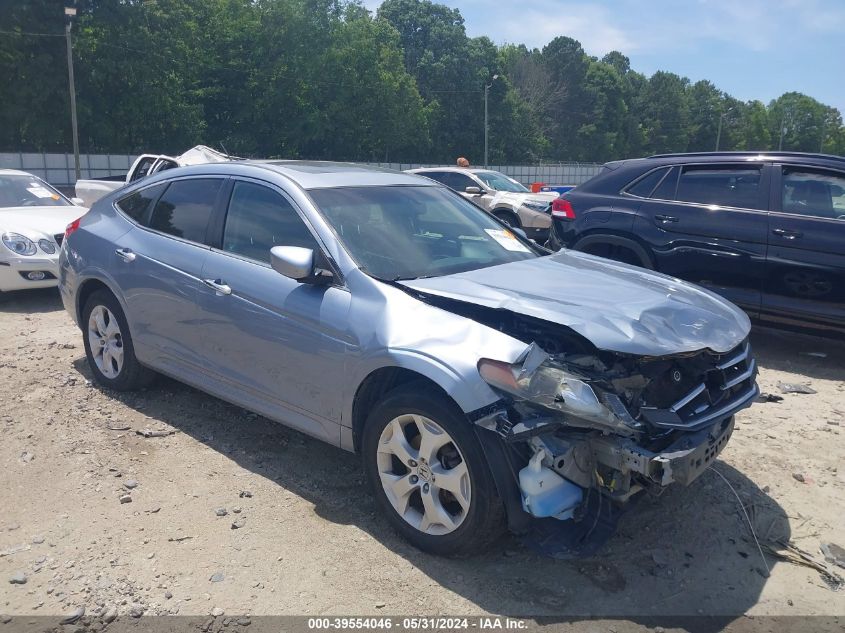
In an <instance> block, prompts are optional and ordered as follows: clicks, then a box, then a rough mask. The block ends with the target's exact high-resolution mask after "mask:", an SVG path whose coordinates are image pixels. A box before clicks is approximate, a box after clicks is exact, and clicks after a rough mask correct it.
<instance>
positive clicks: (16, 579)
mask: <svg viewBox="0 0 845 633" xmlns="http://www.w3.org/2000/svg"><path fill="white" fill-rule="evenodd" d="M26 581H27V577H26V574H25V573H23V572H22V571H16V572H15V573H14V574H12V575H11V576H9V582H10V583H11V584H13V585H25V584H26Z"/></svg>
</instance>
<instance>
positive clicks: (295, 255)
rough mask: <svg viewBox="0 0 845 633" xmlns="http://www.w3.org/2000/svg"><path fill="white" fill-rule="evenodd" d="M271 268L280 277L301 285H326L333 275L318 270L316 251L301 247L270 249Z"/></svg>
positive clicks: (275, 247)
mask: <svg viewBox="0 0 845 633" xmlns="http://www.w3.org/2000/svg"><path fill="white" fill-rule="evenodd" d="M270 266H272V268H273V270H275V271H276V272H277V273H279V274H280V275H284V276H285V277H287V278H289V279H293V280H294V281H298V282H299V283H310V284H316V285H320V284H325V283H329V282H331V280H332V273H331V272H330V271H328V270H323V269H321V268H317V266H316V265H315V255H314V251H313V250H311V249H310V248H302V247H300V246H274V247H273V248H271V249H270Z"/></svg>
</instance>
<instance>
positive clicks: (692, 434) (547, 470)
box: [417, 294, 758, 520]
mask: <svg viewBox="0 0 845 633" xmlns="http://www.w3.org/2000/svg"><path fill="white" fill-rule="evenodd" d="M417 296H418V297H419V298H420V299H421V300H423V301H425V302H426V303H429V304H431V305H436V306H438V307H440V308H443V309H445V310H448V311H450V312H453V313H456V314H460V315H462V316H465V317H467V318H471V319H473V320H475V321H477V322H480V323H483V324H485V325H487V326H489V327H492V328H495V329H497V330H499V331H502V332H504V333H506V334H508V335H510V336H512V337H514V338H517V339H519V340H520V341H523V342H525V343H526V344H527V345H528V347H527V349H526V351H525V352H524V353H523V354H522V356H521V357H520V358H519V359H518V360H517V362H516V363H513V364H508V363H502V362H500V361H494V360H489V359H482V360H481V361H479V372H480V374H481V376H482V378H484V380H485V381H486V382H487V383H488V384H489V385H490V386H491V387H493V388H494V390H496V391H497V392H498V393H499V394H501V396H502V399H501V400H500V401H499V403H497V406H494V407H488V408H486V409H485V410H483V411H478V412H475V413H474V414H471V415H470V417H471V419H472V420H473V422H475V423H476V424H478V425H479V426H481V427H483V428H484V429H487V430H488V431H492V432H494V433H496V434H497V435H498V436H499V437H500V438H501V439H502V440H503V441H504V443H505V444H506V446H507V449H506V450H507V451H509V453H510V454H511V460H510V461H511V465H512V468H513V470H514V475H515V476H516V477H517V478H518V480H519V486H520V491H521V494H522V507H523V509H524V510H525V511H526V512H528V513H529V514H531V515H532V516H534V517H554V518H557V519H561V520H565V519H572V518H574V519H576V520H577V519H578V518H579V512H581V510H582V509H583V508H584V507H586V505H587V502H588V501H589V499H590V494H591V493H592V491H598V492H599V493H600V495H601V496H603V497H604V498H609V499H610V500H612V501H614V502H617V503H623V502H625V501H628V500H629V499H630V498H631V497H632V496H634V495H635V494H637V493H638V492H641V491H644V490H648V491H651V492H654V493H658V494H659V493H660V492H662V491H663V489H665V487H666V486H668V485H670V484H672V483H680V484H683V485H687V484H689V483H691V482H692V481H693V480H695V479H696V478H697V477H698V476H699V475H700V474H701V473H702V472H704V470H706V469H707V468H708V467H709V466H710V464H712V462H713V461H714V460H715V459H716V457H717V456H718V454H719V453H720V452H721V450H722V449H723V448H724V446H725V445H726V444H727V442H728V439H729V438H730V436H731V433H732V431H733V426H734V423H733V415H734V414H735V413H736V412H737V411H739V410H741V409H743V408H745V407H748V406H750V405H751V403H752V402H753V401H754V399H755V398H756V396H757V394H758V389H757V385H756V383H755V377H756V373H757V368H756V364H755V361H754V360H753V358H752V356H751V353H750V347H749V344H748V342H747V340H744V341H742V342H740V343H739V345H737V346H736V347H734V348H733V349H731V350H729V351H728V352H725V353H716V352H713V351H711V350H708V349H702V350H699V351H694V352H684V353H681V354H677V355H664V356H637V355H632V354H624V353H618V352H613V351H607V350H601V349H599V348H598V347H596V345H594V344H593V343H591V342H590V341H588V340H587V339H586V338H585V337H584V336H582V335H580V334H578V333H577V332H575V331H573V330H572V329H570V328H568V327H566V326H563V325H559V324H555V323H550V322H547V321H544V320H542V319H538V318H536V317H532V316H526V315H522V314H518V313H515V312H512V311H510V310H504V309H493V308H489V307H485V306H479V305H475V304H472V303H468V302H463V301H459V300H455V299H451V298H444V297H439V296H431V295H419V294H418V295H417ZM551 491H554V493H552V492H551Z"/></svg>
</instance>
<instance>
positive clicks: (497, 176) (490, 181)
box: [475, 171, 530, 193]
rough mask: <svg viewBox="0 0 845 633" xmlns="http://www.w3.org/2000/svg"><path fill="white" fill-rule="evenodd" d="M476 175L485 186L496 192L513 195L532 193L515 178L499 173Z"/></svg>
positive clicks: (485, 172) (480, 172)
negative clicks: (506, 192)
mask: <svg viewBox="0 0 845 633" xmlns="http://www.w3.org/2000/svg"><path fill="white" fill-rule="evenodd" d="M475 175H476V176H478V177H479V178H481V180H483V181H484V184H485V185H487V186H488V187H490V188H491V189H495V190H496V191H511V192H513V193H530V192H529V191H528V189H527V188H526V187H524V186H523V185H521V184H520V183H518V182H517V181H516V180H514V179H513V178H508V177H507V176H505V175H504V174H502V173H499V172H498V171H477V172H475Z"/></svg>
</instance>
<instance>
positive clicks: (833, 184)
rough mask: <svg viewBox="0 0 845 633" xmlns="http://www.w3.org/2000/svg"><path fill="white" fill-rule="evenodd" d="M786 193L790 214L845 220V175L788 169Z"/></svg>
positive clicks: (784, 196)
mask: <svg viewBox="0 0 845 633" xmlns="http://www.w3.org/2000/svg"><path fill="white" fill-rule="evenodd" d="M782 189H783V190H782V202H783V206H782V207H781V208H782V209H783V210H784V211H785V212H786V213H795V214H798V215H809V216H813V217H818V218H827V219H838V220H845V175H842V174H837V173H834V172H824V171H807V170H800V169H792V168H788V167H784V168H783V187H782Z"/></svg>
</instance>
